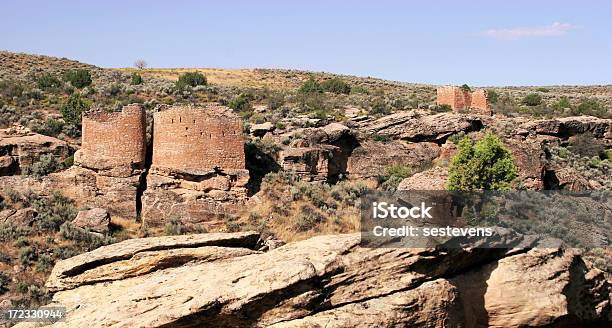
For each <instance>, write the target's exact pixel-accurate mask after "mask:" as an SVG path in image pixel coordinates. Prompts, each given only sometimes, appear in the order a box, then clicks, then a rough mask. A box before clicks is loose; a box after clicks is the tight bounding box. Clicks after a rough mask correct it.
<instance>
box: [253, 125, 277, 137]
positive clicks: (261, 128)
mask: <svg viewBox="0 0 612 328" xmlns="http://www.w3.org/2000/svg"><path fill="white" fill-rule="evenodd" d="M271 131H274V124H272V122H265V123H261V124H253V125H251V127H250V132H251V134H252V135H253V136H255V137H263V136H264V135H265V134H266V133H268V132H271Z"/></svg>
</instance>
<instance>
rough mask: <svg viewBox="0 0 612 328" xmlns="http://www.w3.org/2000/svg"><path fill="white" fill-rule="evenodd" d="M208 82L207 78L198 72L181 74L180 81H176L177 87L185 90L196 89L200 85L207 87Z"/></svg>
mask: <svg viewBox="0 0 612 328" xmlns="http://www.w3.org/2000/svg"><path fill="white" fill-rule="evenodd" d="M207 84H208V81H207V80H206V76H204V74H202V73H198V72H187V73H184V74H181V75H180V76H179V79H178V81H176V87H177V88H179V89H183V88H185V87H188V86H189V87H195V86H198V85H207Z"/></svg>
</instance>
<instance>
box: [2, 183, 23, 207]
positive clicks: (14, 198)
mask: <svg viewBox="0 0 612 328" xmlns="http://www.w3.org/2000/svg"><path fill="white" fill-rule="evenodd" d="M4 193H5V194H6V195H7V196H8V198H9V199H10V200H11V202H12V203H13V204H15V203H17V202H19V201H21V193H19V191H18V190H15V189H13V188H11V187H7V188H6V189H4Z"/></svg>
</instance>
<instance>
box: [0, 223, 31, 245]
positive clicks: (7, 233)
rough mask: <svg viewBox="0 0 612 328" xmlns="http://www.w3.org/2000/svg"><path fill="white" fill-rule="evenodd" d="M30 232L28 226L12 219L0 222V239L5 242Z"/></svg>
mask: <svg viewBox="0 0 612 328" xmlns="http://www.w3.org/2000/svg"><path fill="white" fill-rule="evenodd" d="M30 232H31V229H30V228H28V227H23V226H20V225H17V224H15V223H14V222H13V221H6V222H3V223H0V241H2V242H7V241H11V240H15V239H17V238H19V237H22V236H27V235H29V234H30Z"/></svg>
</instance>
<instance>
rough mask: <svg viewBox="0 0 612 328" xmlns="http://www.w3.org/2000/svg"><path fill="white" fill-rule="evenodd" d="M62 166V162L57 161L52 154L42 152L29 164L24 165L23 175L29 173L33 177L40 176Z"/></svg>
mask: <svg viewBox="0 0 612 328" xmlns="http://www.w3.org/2000/svg"><path fill="white" fill-rule="evenodd" d="M62 168H63V166H62V164H61V163H59V162H58V161H57V159H56V158H55V156H54V155H53V154H44V155H41V156H40V157H39V158H38V160H37V161H36V162H34V164H32V165H31V166H26V167H24V170H23V173H24V174H25V175H31V176H33V177H35V178H40V177H42V176H45V175H47V174H49V173H53V172H55V171H57V170H60V169H62Z"/></svg>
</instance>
